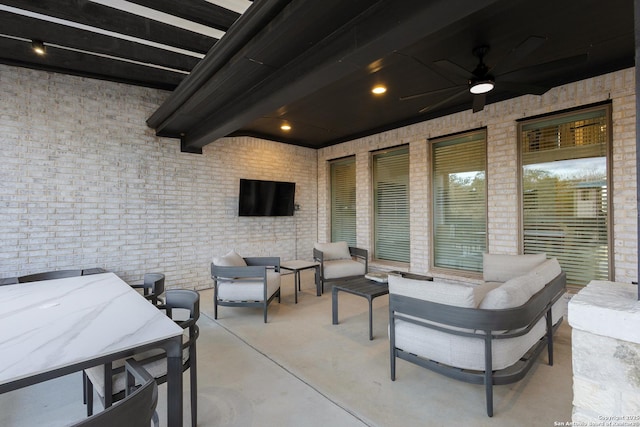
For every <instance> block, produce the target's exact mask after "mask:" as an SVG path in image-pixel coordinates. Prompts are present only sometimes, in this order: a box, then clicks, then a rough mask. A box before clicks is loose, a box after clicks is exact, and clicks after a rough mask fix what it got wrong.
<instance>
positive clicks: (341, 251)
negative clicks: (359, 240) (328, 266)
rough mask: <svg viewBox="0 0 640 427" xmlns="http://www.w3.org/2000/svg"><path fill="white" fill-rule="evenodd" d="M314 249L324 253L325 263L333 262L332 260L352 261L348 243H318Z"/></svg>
mask: <svg viewBox="0 0 640 427" xmlns="http://www.w3.org/2000/svg"><path fill="white" fill-rule="evenodd" d="M313 247H314V248H315V249H317V250H319V251H322V257H323V259H324V260H325V261H331V260H332V259H351V253H350V252H349V244H348V243H347V242H333V243H316V244H314V245H313Z"/></svg>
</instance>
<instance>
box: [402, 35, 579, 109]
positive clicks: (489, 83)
mask: <svg viewBox="0 0 640 427" xmlns="http://www.w3.org/2000/svg"><path fill="white" fill-rule="evenodd" d="M545 41H546V39H545V38H544V37H539V36H530V37H529V38H527V39H526V40H525V41H523V42H522V43H520V44H519V45H518V46H517V47H515V48H513V49H511V51H509V53H508V54H507V55H506V56H505V57H504V58H503V59H502V60H500V61H498V62H497V63H496V65H494V66H493V67H489V66H487V65H486V64H485V62H484V58H485V56H486V55H487V54H488V53H489V51H490V47H489V46H488V45H480V46H477V47H475V48H474V49H473V51H472V53H473V55H474V56H476V57H477V58H478V65H476V67H475V68H474V69H473V70H472V71H469V70H467V69H465V68H463V67H461V66H460V65H458V64H455V63H453V62H451V61H449V60H446V59H443V60H440V61H436V62H434V64H435V65H436V66H437V67H438V68H439V69H440V70H441V71H443V72H445V73H446V74H442V73H439V74H442V75H443V76H444V77H445V78H447V79H448V80H452V79H451V77H453V78H454V79H456V80H462V81H465V83H464V84H459V85H456V86H452V87H448V88H444V89H438V90H433V91H428V92H422V93H417V94H414V95H408V96H404V97H401V98H400V100H401V101H406V100H410V99H415V98H419V97H423V96H429V95H438V94H444V93H450V92H451V91H454V90H455V92H454V93H453V94H451V95H449V96H447V97H446V98H444V99H442V100H440V101H438V102H436V103H434V104H430V105H428V106H426V107H424V108H422V109H421V110H420V111H419V112H420V113H425V112H427V111H429V110H434V109H436V108H438V107H440V106H442V105H445V104H448V103H449V102H451V101H453V100H454V99H456V98H459V97H462V96H464V95H466V94H469V93H470V94H472V95H473V105H472V107H473V112H474V113H476V112H478V111H482V109H484V105H485V103H486V96H487V93H489V92H490V91H492V90H493V89H494V88H496V87H497V88H500V89H505V90H508V91H511V92H514V93H517V94H520V95H525V94H533V95H542V94H543V93H545V92H547V91H548V90H549V89H550V87H547V86H541V85H536V84H530V83H524V82H515V81H508V80H509V79H508V75H509V74H512V73H514V74H515V73H516V72H517V73H521V72H530V73H533V74H534V75H536V74H538V72H543V71H545V70H549V69H551V70H556V69H559V68H564V67H568V66H573V65H577V64H580V63H582V62H584V61H586V60H587V55H586V54H584V55H577V56H571V57H568V58H562V59H559V60H555V61H551V62H547V63H544V64H539V65H534V66H531V67H526V68H521V69H517V70H512V71H509V72H507V73H502V74H501V73H500V72H499V71H500V70H501V69H505V68H508V67H509V66H511V65H514V64H516V63H517V62H519V61H520V60H522V59H524V58H525V57H526V56H527V55H529V54H530V53H531V52H533V51H534V50H536V49H537V48H539V47H540V45H542V44H543V43H544V42H545ZM414 59H416V58H414ZM416 60H417V59H416ZM418 62H420V63H421V64H423V65H424V63H422V62H421V61H418Z"/></svg>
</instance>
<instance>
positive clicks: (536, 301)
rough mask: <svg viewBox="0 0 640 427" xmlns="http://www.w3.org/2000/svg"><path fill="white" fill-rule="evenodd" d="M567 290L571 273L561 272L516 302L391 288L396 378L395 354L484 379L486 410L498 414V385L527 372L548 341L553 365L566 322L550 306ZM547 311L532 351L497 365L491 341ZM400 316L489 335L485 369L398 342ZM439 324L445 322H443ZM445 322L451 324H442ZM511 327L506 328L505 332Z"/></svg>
mask: <svg viewBox="0 0 640 427" xmlns="http://www.w3.org/2000/svg"><path fill="white" fill-rule="evenodd" d="M565 291H566V274H565V273H564V272H562V273H561V274H559V275H558V276H557V277H556V278H554V279H553V280H552V281H551V282H549V283H548V284H547V285H546V286H545V287H544V288H543V289H542V290H540V291H539V292H538V293H537V294H535V295H534V296H532V297H531V298H530V299H529V301H527V303H525V304H524V305H522V306H520V307H517V308H510V309H502V310H486V309H475V308H462V307H455V306H451V305H445V304H438V303H434V302H430V301H424V300H420V299H416V298H411V297H407V296H403V295H397V294H392V293H391V294H389V346H390V353H391V354H390V362H391V380H392V381H395V379H396V357H397V358H400V359H403V360H406V361H408V362H411V363H414V364H416V365H419V366H422V367H424V368H427V369H430V370H432V371H435V372H438V373H440V374H442V375H445V376H447V377H450V378H455V379H457V380H461V381H465V382H468V383H473V384H484V385H485V395H486V403H487V415H488V416H490V417H491V416H493V385H494V384H496V385H502V384H510V383H513V382H516V381H519V380H520V379H522V378H524V376H525V375H526V374H527V372H528V371H529V369H531V367H532V365H533V363H534V362H535V360H536V359H537V357H538V355H540V353H541V352H542V350H543V349H544V347H545V345H546V346H547V351H548V359H549V365H553V333H554V332H555V331H556V330H557V328H558V327H559V326H560V324H561V323H562V318H561V319H560V320H558V322H557V323H556V324H555V325H553V324H552V318H551V307H552V306H553V304H554V303H555V302H556V301H557V300H558V299H560V298H561V297H562V295H563V294H564V293H565ZM542 317H545V319H546V334H545V336H544V337H543V338H542V339H540V341H538V343H537V344H536V345H534V346H533V347H532V348H531V349H530V350H529V351H528V352H527V354H526V355H525V356H524V357H522V358H521V359H520V360H519V361H518V362H516V363H515V364H514V365H512V366H509V367H507V368H504V369H500V370H496V371H493V370H492V367H493V363H492V352H491V346H492V343H493V340H499V339H509V338H514V337H519V336H522V335H525V334H526V333H527V332H529V331H530V330H531V329H532V328H533V327H534V326H535V324H536V323H537V322H538V320H540V319H541V318H542ZM396 319H401V320H403V321H406V322H411V323H414V324H417V325H420V326H424V327H425V328H430V329H435V330H438V331H442V332H446V333H448V334H453V335H459V336H463V337H473V338H476V339H484V349H485V350H484V361H485V364H484V365H485V369H484V371H473V370H467V369H460V368H456V367H453V366H448V365H444V364H441V363H438V362H437V361H433V360H429V359H426V358H422V357H420V356H417V355H415V354H412V353H408V352H405V351H404V350H402V349H400V348H396V346H395V321H396ZM438 324H440V325H438ZM442 325H446V326H444V327H443V326H442ZM448 327H451V328H463V329H466V330H476V331H479V332H481V333H474V332H466V331H463V330H459V329H449V328H448ZM504 331H506V332H504Z"/></svg>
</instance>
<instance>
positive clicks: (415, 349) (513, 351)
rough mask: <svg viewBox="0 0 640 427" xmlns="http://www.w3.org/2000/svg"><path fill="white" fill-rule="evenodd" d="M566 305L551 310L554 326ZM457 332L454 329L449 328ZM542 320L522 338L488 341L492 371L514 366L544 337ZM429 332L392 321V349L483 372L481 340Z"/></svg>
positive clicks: (544, 328)
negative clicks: (394, 342)
mask: <svg viewBox="0 0 640 427" xmlns="http://www.w3.org/2000/svg"><path fill="white" fill-rule="evenodd" d="M565 306H566V302H565V301H563V300H562V299H560V300H558V301H557V302H556V303H555V304H554V305H553V308H552V318H553V323H554V324H555V323H556V322H557V321H558V320H559V319H560V317H561V316H564V315H565V308H564V307H565ZM451 329H458V328H451ZM545 331H546V327H545V318H544V317H543V318H542V319H540V320H539V321H538V322H537V323H536V324H535V326H534V327H533V328H532V329H531V330H530V331H529V332H528V333H526V334H525V335H523V336H519V337H514V338H509V339H502V340H493V341H492V352H491V353H492V368H493V369H494V370H495V369H504V368H506V367H508V366H511V365H513V364H515V363H516V362H518V360H520V358H521V357H522V356H523V355H525V354H526V353H527V351H529V349H530V348H531V347H533V346H534V345H535V344H536V343H537V342H538V341H539V340H540V338H542V337H543V336H544V334H545ZM477 333H478V338H475V337H463V336H459V335H454V334H451V333H448V332H443V331H438V330H433V329H429V328H425V327H423V326H420V325H416V324H414V323H411V322H407V321H403V320H396V322H395V340H396V347H397V348H401V349H403V350H404V351H407V352H409V353H413V354H416V355H418V356H420V357H423V358H426V359H431V360H435V361H437V362H440V363H443V364H445V365H450V366H455V367H457V368H461V369H473V370H484V363H485V360H484V340H483V335H482V332H480V331H478V332H477Z"/></svg>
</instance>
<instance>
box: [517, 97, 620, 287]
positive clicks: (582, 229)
mask: <svg viewBox="0 0 640 427" xmlns="http://www.w3.org/2000/svg"><path fill="white" fill-rule="evenodd" d="M609 117H610V114H609V108H608V106H605V107H599V108H596V109H590V110H586V111H583V112H579V113H573V114H570V115H563V116H559V117H554V118H550V119H549V118H547V119H542V120H536V121H532V122H527V123H523V124H521V125H520V138H521V147H522V190H523V194H522V207H523V244H524V253H539V252H545V253H546V254H547V256H548V257H556V258H558V261H560V265H561V266H562V269H563V270H564V271H565V272H566V273H567V282H568V283H569V284H574V285H586V284H587V283H589V282H590V281H591V280H607V279H609V272H610V265H609V264H610V255H609V252H610V248H609V233H608V222H609V221H608V218H609V192H608V188H609V186H608V159H607V152H608V143H607V141H608V131H607V129H608V126H609Z"/></svg>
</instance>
